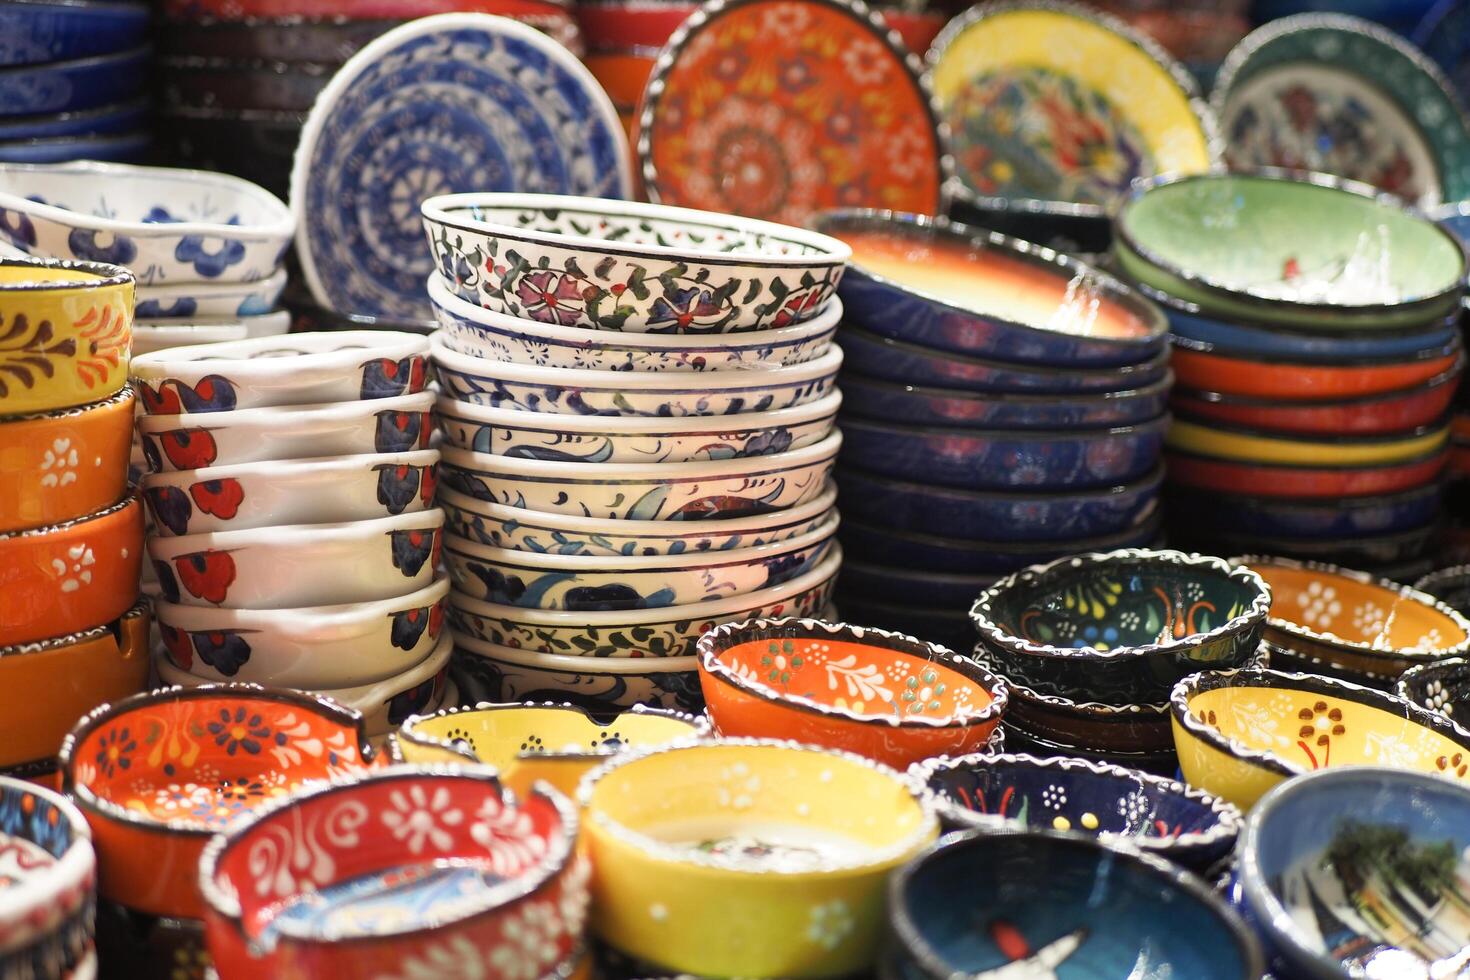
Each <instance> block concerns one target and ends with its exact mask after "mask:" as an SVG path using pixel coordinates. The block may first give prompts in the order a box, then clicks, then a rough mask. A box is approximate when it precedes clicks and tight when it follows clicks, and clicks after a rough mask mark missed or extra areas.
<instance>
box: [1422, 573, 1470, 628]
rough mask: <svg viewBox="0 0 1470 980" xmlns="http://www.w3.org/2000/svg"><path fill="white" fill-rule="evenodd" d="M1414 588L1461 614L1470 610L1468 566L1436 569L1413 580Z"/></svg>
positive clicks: (1469, 575) (1469, 574)
mask: <svg viewBox="0 0 1470 980" xmlns="http://www.w3.org/2000/svg"><path fill="white" fill-rule="evenodd" d="M1414 588H1416V589H1418V590H1419V591H1421V592H1427V593H1429V594H1430V595H1432V596H1434V597H1435V598H1436V599H1438V600H1440V601H1441V602H1443V603H1444V604H1445V605H1447V606H1449V607H1450V608H1451V609H1453V610H1455V611H1456V612H1458V613H1459V614H1460V615H1462V616H1464V615H1466V610H1470V566H1466V565H1452V566H1450V567H1449V568H1440V569H1436V570H1435V571H1433V572H1431V573H1430V574H1428V575H1425V576H1424V577H1423V578H1421V579H1419V581H1417V582H1415V583H1414Z"/></svg>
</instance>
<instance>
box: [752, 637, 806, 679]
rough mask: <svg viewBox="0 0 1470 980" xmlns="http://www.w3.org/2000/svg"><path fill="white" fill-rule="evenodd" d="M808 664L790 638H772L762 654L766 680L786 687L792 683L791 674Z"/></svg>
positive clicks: (762, 665)
mask: <svg viewBox="0 0 1470 980" xmlns="http://www.w3.org/2000/svg"><path fill="white" fill-rule="evenodd" d="M805 665H806V658H804V657H803V656H802V655H801V654H799V653H797V652H796V644H794V643H792V642H791V641H790V640H781V641H779V642H778V641H776V640H772V641H771V642H770V644H769V646H767V648H766V652H765V653H764V654H762V655H761V667H762V668H763V669H764V670H765V675H766V680H768V681H770V682H771V683H773V684H780V685H781V686H782V687H785V686H786V685H787V684H790V683H791V675H792V674H793V673H796V672H798V671H800V670H801V668H802V667H803V666H805Z"/></svg>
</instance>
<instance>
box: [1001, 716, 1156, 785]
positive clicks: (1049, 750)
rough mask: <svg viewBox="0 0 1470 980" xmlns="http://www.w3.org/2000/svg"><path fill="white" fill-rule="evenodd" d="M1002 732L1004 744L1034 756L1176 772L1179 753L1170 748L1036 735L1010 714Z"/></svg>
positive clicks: (1016, 750)
mask: <svg viewBox="0 0 1470 980" xmlns="http://www.w3.org/2000/svg"><path fill="white" fill-rule="evenodd" d="M1002 727H1003V728H1004V729H1005V733H1006V745H1007V747H1008V748H1009V749H1010V751H1012V752H1017V753H1020V754H1022V755H1031V756H1035V757H1036V758H1038V759H1055V758H1069V759H1085V760H1086V761H1088V762H1097V763H1102V764H1104V765H1109V766H1121V767H1122V768H1124V769H1136V770H1138V771H1139V772H1146V773H1149V774H1150V775H1153V776H1163V777H1166V778H1169V779H1172V778H1174V777H1175V776H1176V775H1177V774H1178V772H1179V757H1178V756H1177V755H1176V754H1175V753H1174V750H1173V749H1172V748H1170V749H1167V750H1164V751H1159V750H1155V749H1135V750H1128V751H1125V750H1122V749H1111V748H1108V749H1104V748H1093V747H1091V746H1087V745H1074V744H1073V743H1072V742H1071V741H1058V740H1056V739H1053V738H1047V737H1045V736H1043V735H1037V734H1035V733H1034V732H1031V731H1029V730H1027V729H1026V727H1025V726H1024V725H1022V724H1021V722H1020V721H1019V720H1018V719H1014V718H1010V719H1007V720H1006V721H1005V723H1004V724H1003V726H1002Z"/></svg>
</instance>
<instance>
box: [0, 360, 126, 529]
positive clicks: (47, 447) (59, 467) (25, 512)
mask: <svg viewBox="0 0 1470 980" xmlns="http://www.w3.org/2000/svg"><path fill="white" fill-rule="evenodd" d="M134 404H135V400H134V398H133V393H132V391H131V390H130V389H127V388H124V389H123V390H122V391H119V392H118V393H117V394H115V395H113V396H111V397H110V398H104V399H101V400H100V401H96V402H93V403H92V404H90V405H83V406H81V407H79V408H70V409H60V410H58V411H54V412H44V413H40V414H36V415H23V416H20V417H18V418H9V419H5V420H4V421H0V470H3V471H5V472H6V473H7V474H8V475H9V476H8V478H7V479H6V480H3V481H0V532H5V531H16V530H22V529H25V528H32V527H42V526H44V525H47V524H57V523H60V522H62V521H69V520H72V519H73V518H76V517H80V516H82V515H84V514H90V513H93V512H95V511H99V510H102V509H103V508H105V507H107V506H108V505H109V504H111V503H113V502H114V501H116V500H117V499H118V498H119V497H121V496H122V494H123V490H124V488H125V486H126V483H127V471H126V469H125V467H123V466H120V465H118V464H119V462H120V461H121V460H124V459H126V458H127V456H128V453H129V449H130V445H131V442H132V434H133V408H134Z"/></svg>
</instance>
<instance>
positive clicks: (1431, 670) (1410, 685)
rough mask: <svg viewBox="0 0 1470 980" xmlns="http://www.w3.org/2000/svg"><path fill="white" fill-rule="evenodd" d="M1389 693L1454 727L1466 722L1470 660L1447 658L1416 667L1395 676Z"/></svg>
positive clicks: (1469, 705) (1469, 713) (1469, 707)
mask: <svg viewBox="0 0 1470 980" xmlns="http://www.w3.org/2000/svg"><path fill="white" fill-rule="evenodd" d="M1393 692H1394V693H1395V694H1397V695H1398V696H1399V697H1401V698H1404V699H1405V700H1407V701H1412V702H1414V703H1415V704H1417V705H1421V706H1423V707H1425V708H1428V709H1429V710H1430V711H1437V712H1439V713H1440V714H1442V715H1444V716H1445V717H1446V718H1449V719H1450V720H1452V721H1455V722H1456V723H1463V722H1465V721H1470V660H1466V659H1465V658H1464V657H1449V658H1446V659H1444V660H1439V661H1435V662H1434V663H1427V664H1420V665H1419V666H1417V667H1413V668H1411V669H1409V670H1406V671H1404V672H1403V673H1402V674H1400V675H1399V677H1398V680H1397V681H1395V682H1394V691H1393Z"/></svg>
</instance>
